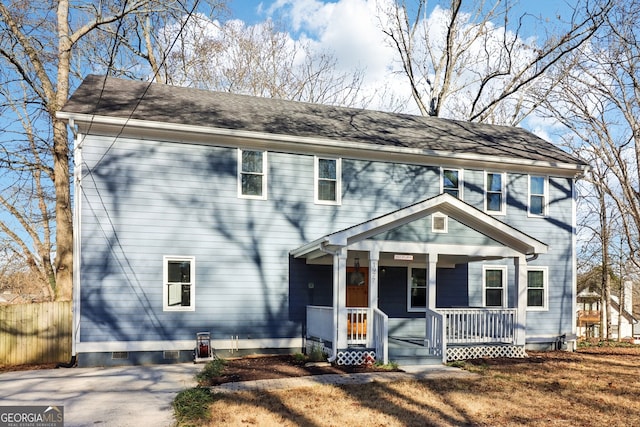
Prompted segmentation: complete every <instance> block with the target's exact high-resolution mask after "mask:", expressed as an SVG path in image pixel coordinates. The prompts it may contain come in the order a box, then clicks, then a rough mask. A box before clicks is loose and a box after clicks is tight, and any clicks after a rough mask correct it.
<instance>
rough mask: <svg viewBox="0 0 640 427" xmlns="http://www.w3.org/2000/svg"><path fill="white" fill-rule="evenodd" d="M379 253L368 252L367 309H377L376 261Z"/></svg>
mask: <svg viewBox="0 0 640 427" xmlns="http://www.w3.org/2000/svg"><path fill="white" fill-rule="evenodd" d="M379 260H380V252H379V251H377V250H375V251H371V252H369V308H378V261H379Z"/></svg>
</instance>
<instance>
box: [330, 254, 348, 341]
mask: <svg viewBox="0 0 640 427" xmlns="http://www.w3.org/2000/svg"><path fill="white" fill-rule="evenodd" d="M346 307H347V250H346V249H342V250H340V251H339V252H338V253H336V255H334V257H333V313H334V319H333V325H334V328H335V329H334V337H335V339H334V340H333V344H334V346H335V349H334V351H337V349H340V348H347V308H346Z"/></svg>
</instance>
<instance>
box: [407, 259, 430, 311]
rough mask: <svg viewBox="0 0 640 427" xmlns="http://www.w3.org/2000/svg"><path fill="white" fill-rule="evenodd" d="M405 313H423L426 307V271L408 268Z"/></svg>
mask: <svg viewBox="0 0 640 427" xmlns="http://www.w3.org/2000/svg"><path fill="white" fill-rule="evenodd" d="M407 291H408V295H407V311H424V309H425V308H426V307H427V270H426V269H425V268H413V267H410V268H409V283H408V284H407Z"/></svg>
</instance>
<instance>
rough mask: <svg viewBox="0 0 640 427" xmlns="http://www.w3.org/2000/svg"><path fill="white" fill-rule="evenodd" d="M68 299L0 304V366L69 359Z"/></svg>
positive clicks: (66, 360)
mask: <svg viewBox="0 0 640 427" xmlns="http://www.w3.org/2000/svg"><path fill="white" fill-rule="evenodd" d="M71 326H72V317H71V301H56V302H43V303H37V304H19V305H7V306H0V365H22V364H36V363H57V362H68V361H69V360H70V359H71V335H72V332H71V330H72V329H71Z"/></svg>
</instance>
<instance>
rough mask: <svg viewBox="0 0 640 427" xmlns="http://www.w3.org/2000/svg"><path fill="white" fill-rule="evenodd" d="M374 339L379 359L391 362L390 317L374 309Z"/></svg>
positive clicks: (385, 362)
mask: <svg viewBox="0 0 640 427" xmlns="http://www.w3.org/2000/svg"><path fill="white" fill-rule="evenodd" d="M373 341H374V344H375V347H376V357H377V358H378V361H380V362H382V363H384V364H385V365H386V364H387V363H389V317H388V316H387V315H386V314H385V313H384V312H382V311H381V310H379V309H377V308H374V309H373Z"/></svg>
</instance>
